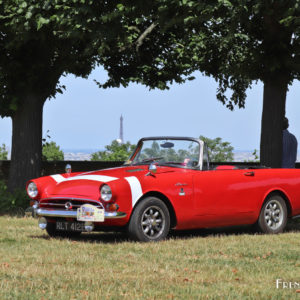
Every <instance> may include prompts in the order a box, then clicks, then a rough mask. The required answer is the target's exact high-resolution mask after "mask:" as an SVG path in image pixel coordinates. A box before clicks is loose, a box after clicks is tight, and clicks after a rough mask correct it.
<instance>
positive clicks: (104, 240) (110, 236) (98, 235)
mask: <svg viewBox="0 0 300 300" xmlns="http://www.w3.org/2000/svg"><path fill="white" fill-rule="evenodd" d="M285 232H286V233H289V232H300V219H298V220H290V221H289V222H288V224H287V227H286V230H285ZM257 233H258V232H257V231H256V230H255V227H254V226H253V225H252V226H231V227H222V228H209V229H195V230H181V231H177V230H172V231H171V232H170V234H169V235H168V237H167V240H169V239H190V238H196V237H202V238H206V237H214V236H220V235H222V236H232V235H236V236H238V235H245V234H246V235H254V234H257ZM30 238H34V239H44V240H51V239H53V237H50V236H48V235H47V233H46V232H45V233H44V234H43V235H35V236H30ZM56 239H70V240H72V241H76V242H84V243H99V244H116V243H125V242H132V240H131V239H130V238H129V237H128V236H127V234H126V232H125V231H124V232H93V233H82V234H81V235H80V236H78V237H57V238H56Z"/></svg>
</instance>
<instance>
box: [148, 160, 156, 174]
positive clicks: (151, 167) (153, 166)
mask: <svg viewBox="0 0 300 300" xmlns="http://www.w3.org/2000/svg"><path fill="white" fill-rule="evenodd" d="M148 171H149V172H148V173H147V174H146V176H149V175H151V176H155V174H156V172H157V167H156V164H153V163H152V164H150V165H149V168H148Z"/></svg>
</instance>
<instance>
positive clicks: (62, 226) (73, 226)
mask: <svg viewBox="0 0 300 300" xmlns="http://www.w3.org/2000/svg"><path fill="white" fill-rule="evenodd" d="M56 230H61V231H79V232H81V231H85V229H84V223H80V222H67V221H65V222H64V221H57V222H56Z"/></svg>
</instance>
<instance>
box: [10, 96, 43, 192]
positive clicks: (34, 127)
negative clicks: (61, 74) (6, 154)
mask: <svg viewBox="0 0 300 300" xmlns="http://www.w3.org/2000/svg"><path fill="white" fill-rule="evenodd" d="M23 99H24V102H23V104H22V105H21V106H19V107H18V109H17V111H16V112H15V114H14V115H13V117H12V152H11V165H10V171H9V179H8V190H9V191H10V192H13V191H15V190H16V189H23V190H24V189H25V185H26V182H27V180H29V179H33V178H36V177H39V176H40V173H41V158H42V125H43V105H44V101H43V99H41V97H39V96H37V95H30V96H27V97H26V96H25V97H23Z"/></svg>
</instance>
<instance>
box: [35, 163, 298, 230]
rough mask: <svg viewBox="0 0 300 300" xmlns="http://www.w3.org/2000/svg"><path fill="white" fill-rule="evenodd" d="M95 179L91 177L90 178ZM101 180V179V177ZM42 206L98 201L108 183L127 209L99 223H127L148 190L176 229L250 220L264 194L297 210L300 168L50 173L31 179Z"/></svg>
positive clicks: (254, 218)
mask: <svg viewBox="0 0 300 300" xmlns="http://www.w3.org/2000/svg"><path fill="white" fill-rule="evenodd" d="M93 178H94V179H95V180H94V179H93ZM101 179H103V180H104V181H101ZM32 181H33V182H35V183H36V185H37V187H38V190H39V196H38V197H37V199H36V200H38V201H39V203H40V206H41V207H42V206H43V203H44V202H46V201H48V200H49V199H66V201H67V199H71V200H72V199H75V200H76V199H84V200H87V201H88V200H93V201H97V202H99V203H102V204H103V205H104V206H105V205H106V203H103V201H102V200H101V199H100V187H101V186H102V185H103V184H108V185H109V186H110V187H111V190H112V195H113V202H114V203H116V204H117V205H118V206H119V209H118V210H119V211H121V212H124V213H126V217H124V218H120V219H107V220H105V221H104V222H103V223H99V224H98V225H101V226H125V225H126V224H127V223H128V222H129V220H130V216H131V214H132V211H133V209H134V207H135V206H136V205H137V203H138V202H139V201H140V200H141V199H143V198H144V197H145V196H147V195H149V194H152V195H153V194H155V195H162V197H163V199H164V200H166V201H168V203H169V205H170V206H171V207H172V209H173V211H174V213H175V218H176V224H175V225H176V226H175V228H176V229H191V228H204V227H219V226H231V225H240V224H253V223H255V222H256V221H257V219H258V216H259V214H260V210H261V207H262V205H263V203H264V201H265V199H266V197H267V196H268V195H269V194H270V193H272V192H274V191H277V192H279V193H280V194H282V196H283V197H285V198H286V200H287V201H288V203H289V206H290V212H289V216H290V217H291V216H296V215H299V214H300V170H296V169H234V168H226V167H224V168H219V169H217V170H207V171H201V170H193V169H185V168H179V167H166V166H157V173H156V174H155V175H149V174H148V166H147V165H139V166H123V167H119V168H113V169H106V170H101V171H95V172H88V173H71V174H62V175H52V176H47V177H41V178H38V179H34V180H32Z"/></svg>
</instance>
